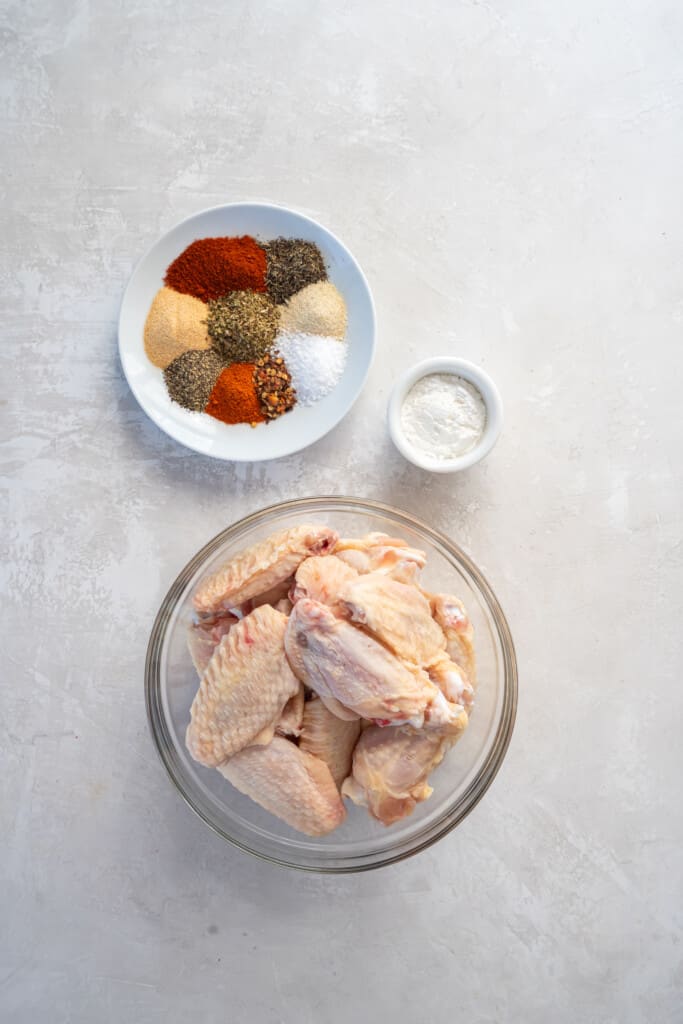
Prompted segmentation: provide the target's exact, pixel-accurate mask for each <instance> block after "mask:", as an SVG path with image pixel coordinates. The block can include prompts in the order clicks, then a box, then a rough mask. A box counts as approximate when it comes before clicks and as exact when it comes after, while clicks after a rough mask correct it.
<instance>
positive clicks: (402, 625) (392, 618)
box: [304, 559, 446, 665]
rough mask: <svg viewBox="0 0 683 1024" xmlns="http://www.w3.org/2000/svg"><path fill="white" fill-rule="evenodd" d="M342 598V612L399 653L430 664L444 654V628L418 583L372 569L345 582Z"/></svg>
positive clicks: (395, 652)
mask: <svg viewBox="0 0 683 1024" xmlns="http://www.w3.org/2000/svg"><path fill="white" fill-rule="evenodd" d="M323 561H327V559H323ZM305 564H306V563H305V562H304V565H305ZM338 599H339V602H340V603H341V606H342V615H345V616H346V617H348V618H350V619H351V620H352V621H353V622H358V623H359V624H360V625H362V626H365V627H366V629H368V630H369V631H370V632H371V633H372V634H373V636H376V637H377V639H378V640H381V641H382V643H383V644H386V646H387V647H388V648H389V649H390V650H392V651H393V652H394V654H395V655H396V656H397V657H399V658H403V659H404V660H405V661H411V662H413V663H414V664H416V665H428V664H429V662H431V661H433V660H434V659H435V658H438V657H439V655H442V654H443V652H444V648H445V646H446V638H445V636H444V635H443V630H442V629H441V627H440V626H438V625H437V623H436V622H435V621H434V619H433V618H432V610H431V608H430V606H429V601H428V600H427V598H426V597H425V596H424V595H423V594H422V593H421V591H419V590H418V589H417V587H414V586H412V585H411V584H409V583H399V582H398V580H395V579H392V578H391V576H386V575H385V574H384V573H378V572H371V573H367V574H366V575H365V576H357V577H356V578H355V579H352V580H350V581H349V582H348V583H345V584H344V586H342V588H341V590H340V591H339V596H338Z"/></svg>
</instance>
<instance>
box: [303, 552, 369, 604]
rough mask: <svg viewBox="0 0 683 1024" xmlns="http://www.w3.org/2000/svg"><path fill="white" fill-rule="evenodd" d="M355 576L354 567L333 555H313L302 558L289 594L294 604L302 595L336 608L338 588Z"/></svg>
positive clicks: (356, 574)
mask: <svg viewBox="0 0 683 1024" xmlns="http://www.w3.org/2000/svg"><path fill="white" fill-rule="evenodd" d="M357 576H358V573H357V572H356V570H355V569H353V568H352V567H351V566H350V565H347V564H346V563H345V562H343V561H342V560H341V559H340V558H336V557H335V555H325V556H324V557H321V556H320V555H314V556H313V557H312V558H306V559H304V561H303V562H302V563H301V565H300V566H299V568H298V569H297V571H296V576H295V577H294V585H293V587H292V589H291V591H290V596H291V599H292V601H293V602H294V603H295V604H296V602H297V601H300V600H301V598H302V597H310V598H311V599H312V600H313V601H320V603H321V604H327V605H329V606H330V607H334V608H336V607H337V604H338V598H337V595H338V592H339V590H340V589H341V588H342V587H343V586H344V584H345V583H348V582H349V581H350V580H355V579H356V578H357Z"/></svg>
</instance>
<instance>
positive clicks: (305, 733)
mask: <svg viewBox="0 0 683 1024" xmlns="http://www.w3.org/2000/svg"><path fill="white" fill-rule="evenodd" d="M359 736H360V720H359V719H356V721H355V722H344V721H342V719H341V718H337V716H336V715H333V714H332V712H331V711H328V710H327V708H326V707H325V705H324V704H323V702H322V701H321V700H320V699H319V698H318V697H313V698H312V700H308V701H306V704H305V705H304V715H303V724H302V727H301V739H300V741H299V749H300V750H305V751H307V753H309V754H313V755H314V756H315V757H319V758H320V760H321V761H324V762H325V764H326V765H327V767H328V768H329V769H330V772H331V773H332V778H333V779H334V781H335V783H336V785H337V786H341V784H342V782H343V781H344V779H345V778H346V776H347V775H348V774H349V773H350V771H351V757H352V755H353V748H354V747H355V745H356V741H357V740H358V737H359Z"/></svg>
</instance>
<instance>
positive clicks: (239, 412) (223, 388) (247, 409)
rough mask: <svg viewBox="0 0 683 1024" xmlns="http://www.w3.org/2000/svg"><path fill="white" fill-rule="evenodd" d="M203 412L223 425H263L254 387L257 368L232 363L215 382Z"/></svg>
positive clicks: (250, 364) (252, 365)
mask: <svg viewBox="0 0 683 1024" xmlns="http://www.w3.org/2000/svg"><path fill="white" fill-rule="evenodd" d="M204 412H207V413H208V414H209V416H213V417H214V419H217V420H221V421H222V422H223V423H251V424H252V425H255V424H256V423H263V421H264V419H265V417H264V415H263V413H262V412H261V407H260V404H259V400H258V398H257V396H256V388H255V386H254V364H253V363H233V364H232V366H228V367H227V368H226V369H225V370H223V372H222V373H221V375H220V377H219V378H218V380H217V381H216V383H215V385H214V388H213V391H212V392H211V396H210V397H209V401H208V402H207V404H206V408H205V409H204Z"/></svg>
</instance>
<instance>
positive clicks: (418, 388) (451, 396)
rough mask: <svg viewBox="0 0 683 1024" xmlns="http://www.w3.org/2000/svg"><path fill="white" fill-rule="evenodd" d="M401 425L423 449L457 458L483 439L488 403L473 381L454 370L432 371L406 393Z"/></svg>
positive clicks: (414, 444)
mask: <svg viewBox="0 0 683 1024" xmlns="http://www.w3.org/2000/svg"><path fill="white" fill-rule="evenodd" d="M401 426H402V428H403V432H404V434H405V436H406V439H407V440H408V441H409V442H410V444H412V445H413V447H414V448H417V449H418V450H419V451H420V452H423V453H424V454H425V455H431V456H432V457H433V458H435V459H439V460H448V459H455V458H457V457H458V456H460V455H465V454H466V453H467V452H469V451H471V450H472V449H473V448H474V447H475V446H476V445H477V444H478V443H479V441H480V440H481V437H482V434H483V433H484V429H485V427H486V406H485V405H484V401H483V399H482V397H481V394H480V393H479V391H478V390H477V388H475V387H474V385H473V384H471V383H470V381H468V380H464V379H463V378H462V377H458V376H457V375H456V374H453V373H430V374H429V375H428V376H426V377H422V378H421V379H420V380H418V381H417V382H416V383H415V384H413V386H412V388H411V389H410V391H409V392H408V394H407V395H406V397H405V399H404V401H403V405H402V407H401Z"/></svg>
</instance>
